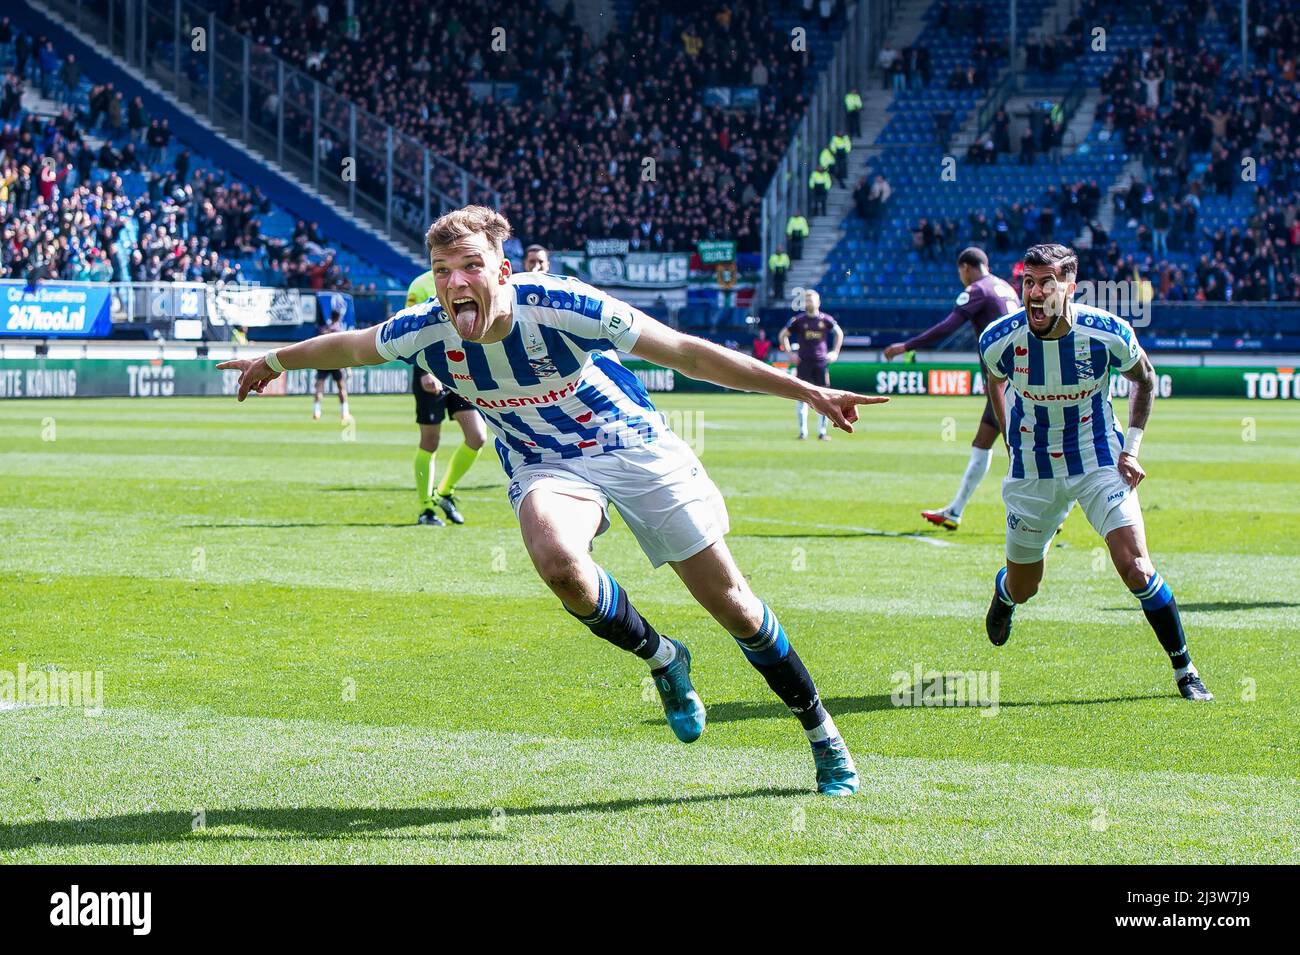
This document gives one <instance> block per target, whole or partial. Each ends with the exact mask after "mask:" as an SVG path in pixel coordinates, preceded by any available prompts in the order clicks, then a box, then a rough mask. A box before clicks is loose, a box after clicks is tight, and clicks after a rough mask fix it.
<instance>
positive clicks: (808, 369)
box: [794, 361, 831, 388]
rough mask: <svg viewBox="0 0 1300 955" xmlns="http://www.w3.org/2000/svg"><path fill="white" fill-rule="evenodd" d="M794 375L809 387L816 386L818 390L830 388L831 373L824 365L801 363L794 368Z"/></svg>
mask: <svg viewBox="0 0 1300 955" xmlns="http://www.w3.org/2000/svg"><path fill="white" fill-rule="evenodd" d="M794 375H795V377H796V378H798V379H800V380H801V381H806V382H808V384H810V385H817V386H818V387H820V388H829V387H830V386H831V371H830V368H829V367H828V366H827V365H825V364H814V363H812V362H802V361H801V362H799V364H797V365H795V366H794Z"/></svg>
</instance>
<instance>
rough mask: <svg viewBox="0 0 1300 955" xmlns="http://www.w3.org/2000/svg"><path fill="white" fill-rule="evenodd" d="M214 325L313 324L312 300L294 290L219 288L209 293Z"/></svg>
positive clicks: (314, 304) (237, 286)
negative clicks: (210, 294) (211, 301)
mask: <svg viewBox="0 0 1300 955" xmlns="http://www.w3.org/2000/svg"><path fill="white" fill-rule="evenodd" d="M212 300H213V304H212V316H211V321H212V324H214V325H222V324H225V325H243V326H244V327H245V328H253V327H256V326H260V325H301V324H303V323H313V322H315V321H316V297H315V296H314V295H312V294H310V293H308V294H302V293H301V292H300V291H299V290H298V289H283V288H268V287H267V286H264V285H223V286H219V287H217V288H214V289H213V290H212Z"/></svg>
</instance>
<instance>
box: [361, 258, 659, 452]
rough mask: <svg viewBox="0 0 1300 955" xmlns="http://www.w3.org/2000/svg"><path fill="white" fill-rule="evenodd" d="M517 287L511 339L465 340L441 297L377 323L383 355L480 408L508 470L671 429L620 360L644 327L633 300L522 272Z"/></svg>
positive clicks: (636, 442)
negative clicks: (434, 379)
mask: <svg viewBox="0 0 1300 955" xmlns="http://www.w3.org/2000/svg"><path fill="white" fill-rule="evenodd" d="M510 284H511V285H512V286H513V295H514V302H513V303H512V305H511V308H512V314H513V319H514V323H513V325H512V327H511V329H510V333H509V334H508V335H506V337H505V338H504V339H503V340H501V341H499V342H494V343H492V344H488V345H481V344H478V343H476V342H469V341H465V340H463V339H462V338H461V337H460V336H459V335H458V334H457V332H456V326H455V325H454V324H453V323H452V322H451V320H450V319H449V318H448V317H447V314H446V313H445V312H444V311H443V309H442V307H441V306H440V305H439V304H438V300H437V299H436V298H433V299H430V300H429V301H427V302H421V303H420V304H419V305H414V306H412V307H410V308H407V309H403V310H402V311H400V312H398V313H397V314H396V315H394V316H393V317H392V318H390V319H389V320H388V321H387V322H385V323H384V324H383V325H381V326H380V327H379V334H378V336H377V338H376V339H375V344H376V345H377V346H378V348H379V353H380V354H381V355H382V356H384V357H385V358H388V359H400V360H401V361H404V362H406V363H407V364H409V365H414V366H416V367H418V368H420V369H422V370H423V371H426V372H429V373H431V374H433V375H435V376H436V377H437V378H438V380H439V381H441V382H442V384H443V385H444V386H445V387H447V388H450V389H451V390H452V391H454V392H456V393H457V394H459V395H461V396H463V397H464V398H465V399H466V400H468V401H469V402H470V403H471V404H473V405H474V406H475V407H476V408H478V410H479V411H480V412H482V413H483V417H484V418H486V419H487V422H488V425H489V427H491V429H492V431H493V433H494V434H495V435H496V448H497V456H498V457H499V458H500V460H501V466H502V467H503V468H504V469H505V472H506V474H507V475H508V476H513V475H514V472H515V471H516V469H518V468H519V467H521V466H522V465H525V464H541V463H544V462H549V461H558V460H562V459H566V458H577V457H583V456H587V455H594V454H604V453H605V452H607V451H614V450H617V449H619V448H627V447H636V446H640V445H643V444H647V443H650V442H652V441H656V440H658V439H659V438H660V437H661V436H662V435H663V433H664V432H665V431H667V426H666V424H665V422H664V418H663V415H662V414H660V413H659V412H657V411H655V408H654V405H653V404H651V402H650V396H649V395H648V394H646V390H645V388H644V386H643V385H642V384H641V381H640V379H639V378H637V377H636V375H634V374H633V373H632V372H630V371H628V370H627V369H626V368H625V367H623V365H622V363H620V362H619V360H618V354H617V350H618V349H622V350H623V351H628V350H630V349H631V348H632V346H633V345H634V344H635V343H636V340H637V336H638V334H639V330H638V329H637V327H636V319H635V312H634V311H633V309H632V307H631V306H630V305H628V304H626V303H625V302H621V301H619V300H618V299H616V298H614V297H613V296H610V295H607V294H605V293H604V292H602V291H600V290H599V289H595V288H592V287H591V286H590V285H587V284H585V283H583V282H579V281H578V280H576V279H571V278H568V277H567V276H560V275H549V274H544V273H538V272H522V273H518V274H515V275H512V276H511V277H510Z"/></svg>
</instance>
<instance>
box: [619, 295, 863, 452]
mask: <svg viewBox="0 0 1300 955" xmlns="http://www.w3.org/2000/svg"><path fill="white" fill-rule="evenodd" d="M636 328H637V331H638V337H637V340H636V343H635V344H634V345H633V346H632V354H633V355H635V356H636V357H637V358H644V359H645V360H646V361H652V362H654V363H655V364H657V365H663V366H664V367H665V368H672V369H674V370H676V371H680V372H681V373H682V374H683V375H687V376H689V377H691V378H698V379H700V380H701V381H711V382H713V383H714V384H715V385H722V386H723V387H724V388H734V389H736V390H737V391H757V392H761V393H762V394H766V395H776V396H777V397H778V398H792V399H794V400H796V401H804V402H807V403H808V404H810V405H812V407H813V410H814V411H816V412H817V413H818V414H823V415H825V416H826V417H827V418H829V419H830V420H831V421H832V422H833V423H834V424H835V427H837V428H840V429H841V430H843V431H850V432H851V431H852V430H853V422H855V421H857V420H858V407H857V406H858V405H875V404H883V403H884V402H886V401H888V400H889V399H888V398H883V397H878V396H875V395H859V394H855V393H853V392H851V391H839V390H836V389H834V388H819V387H817V386H816V385H811V384H809V383H808V382H806V381H801V380H800V379H798V378H795V377H794V376H792V375H787V374H785V373H784V372H780V371H777V370H776V369H775V368H773V367H771V366H770V365H765V364H763V362H761V361H757V360H755V359H753V358H750V357H749V356H748V355H743V354H741V353H740V352H738V351H731V350H730V349H728V348H723V347H721V346H720V345H715V344H713V343H712V342H707V341H705V340H704V339H702V338H695V337H694V336H692V335H683V334H682V333H681V332H678V331H674V330H673V329H671V328H669V327H668V326H667V325H664V324H662V323H660V322H657V321H655V320H654V319H653V318H651V317H650V316H649V315H646V314H644V313H637V316H636Z"/></svg>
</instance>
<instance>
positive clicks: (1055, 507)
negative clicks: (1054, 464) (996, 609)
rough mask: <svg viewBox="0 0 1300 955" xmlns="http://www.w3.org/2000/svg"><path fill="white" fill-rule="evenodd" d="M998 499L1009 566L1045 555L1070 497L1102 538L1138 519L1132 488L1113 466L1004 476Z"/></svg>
mask: <svg viewBox="0 0 1300 955" xmlns="http://www.w3.org/2000/svg"><path fill="white" fill-rule="evenodd" d="M1002 500H1003V501H1004V502H1005V503H1006V506H1007V560H1009V561H1011V562H1012V563H1013V564H1034V563H1037V562H1038V561H1040V560H1042V559H1043V558H1044V557H1045V556H1046V555H1047V548H1048V547H1049V546H1051V543H1052V535H1054V534H1055V533H1056V529H1057V528H1058V527H1060V526H1061V523H1062V522H1063V521H1064V520H1065V518H1066V515H1068V514H1069V513H1070V509H1071V508H1073V507H1074V502H1075V501H1078V502H1079V506H1080V507H1082V508H1083V513H1084V514H1085V515H1086V516H1087V518H1088V523H1089V524H1091V525H1092V526H1093V529H1094V530H1096V532H1097V533H1098V534H1100V535H1101V536H1102V537H1105V536H1106V535H1107V534H1109V533H1110V532H1111V531H1113V530H1115V529H1116V528H1117V527H1129V526H1131V525H1134V524H1139V525H1140V524H1141V523H1142V507H1141V505H1140V504H1138V496H1137V491H1135V490H1134V489H1133V488H1131V487H1129V486H1128V482H1127V481H1125V480H1124V479H1123V478H1122V477H1120V473H1119V469H1118V468H1116V467H1114V466H1112V467H1104V468H1097V469H1096V470H1094V471H1089V472H1088V473H1086V474H1078V475H1075V476H1074V477H1063V478H1010V477H1009V478H1005V479H1004V480H1003V481H1002Z"/></svg>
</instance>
